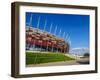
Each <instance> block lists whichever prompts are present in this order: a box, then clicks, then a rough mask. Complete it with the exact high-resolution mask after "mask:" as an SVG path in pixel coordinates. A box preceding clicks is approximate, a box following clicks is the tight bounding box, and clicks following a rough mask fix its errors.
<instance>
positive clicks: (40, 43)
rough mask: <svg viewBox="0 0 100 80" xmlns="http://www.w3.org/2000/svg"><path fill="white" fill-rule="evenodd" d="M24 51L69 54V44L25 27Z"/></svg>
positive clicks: (48, 34) (46, 33) (53, 36)
mask: <svg viewBox="0 0 100 80" xmlns="http://www.w3.org/2000/svg"><path fill="white" fill-rule="evenodd" d="M26 50H34V51H35V50H36V51H50V52H62V53H67V52H69V44H68V42H66V41H65V40H64V39H62V38H58V37H57V36H55V35H53V34H50V33H48V32H46V31H43V30H40V29H37V28H33V27H26Z"/></svg>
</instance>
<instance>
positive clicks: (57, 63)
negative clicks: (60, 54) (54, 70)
mask: <svg viewBox="0 0 100 80" xmlns="http://www.w3.org/2000/svg"><path fill="white" fill-rule="evenodd" d="M79 64H80V63H77V62H76V61H75V60H71V61H61V62H49V63H42V64H32V65H27V66H26V67H42V66H66V65H79Z"/></svg>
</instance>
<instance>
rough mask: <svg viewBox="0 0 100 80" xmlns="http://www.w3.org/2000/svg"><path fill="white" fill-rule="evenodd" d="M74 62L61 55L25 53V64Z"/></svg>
mask: <svg viewBox="0 0 100 80" xmlns="http://www.w3.org/2000/svg"><path fill="white" fill-rule="evenodd" d="M68 60H74V59H73V58H70V57H68V56H65V55H64V54H62V53H59V54H58V53H32V52H26V64H27V65H28V64H40V63H49V62H58V61H68Z"/></svg>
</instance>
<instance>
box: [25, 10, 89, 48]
mask: <svg viewBox="0 0 100 80" xmlns="http://www.w3.org/2000/svg"><path fill="white" fill-rule="evenodd" d="M31 14H32V23H31V26H32V27H35V28H37V23H38V20H39V17H40V23H39V28H40V29H42V30H43V29H44V25H45V21H47V24H46V27H45V31H48V32H49V31H50V25H51V24H52V26H53V27H52V29H51V33H52V34H54V31H55V28H56V26H57V32H56V35H57V36H59V37H61V38H65V37H66V35H68V36H69V37H70V41H71V48H83V47H85V48H89V26H90V25H89V21H90V16H89V15H75V14H74V15H73V14H52V13H33V12H32V13H31V12H26V15H25V16H26V26H29V23H30V17H31ZM60 29H61V34H59V32H60ZM64 32H65V37H62V36H63V34H64Z"/></svg>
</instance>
